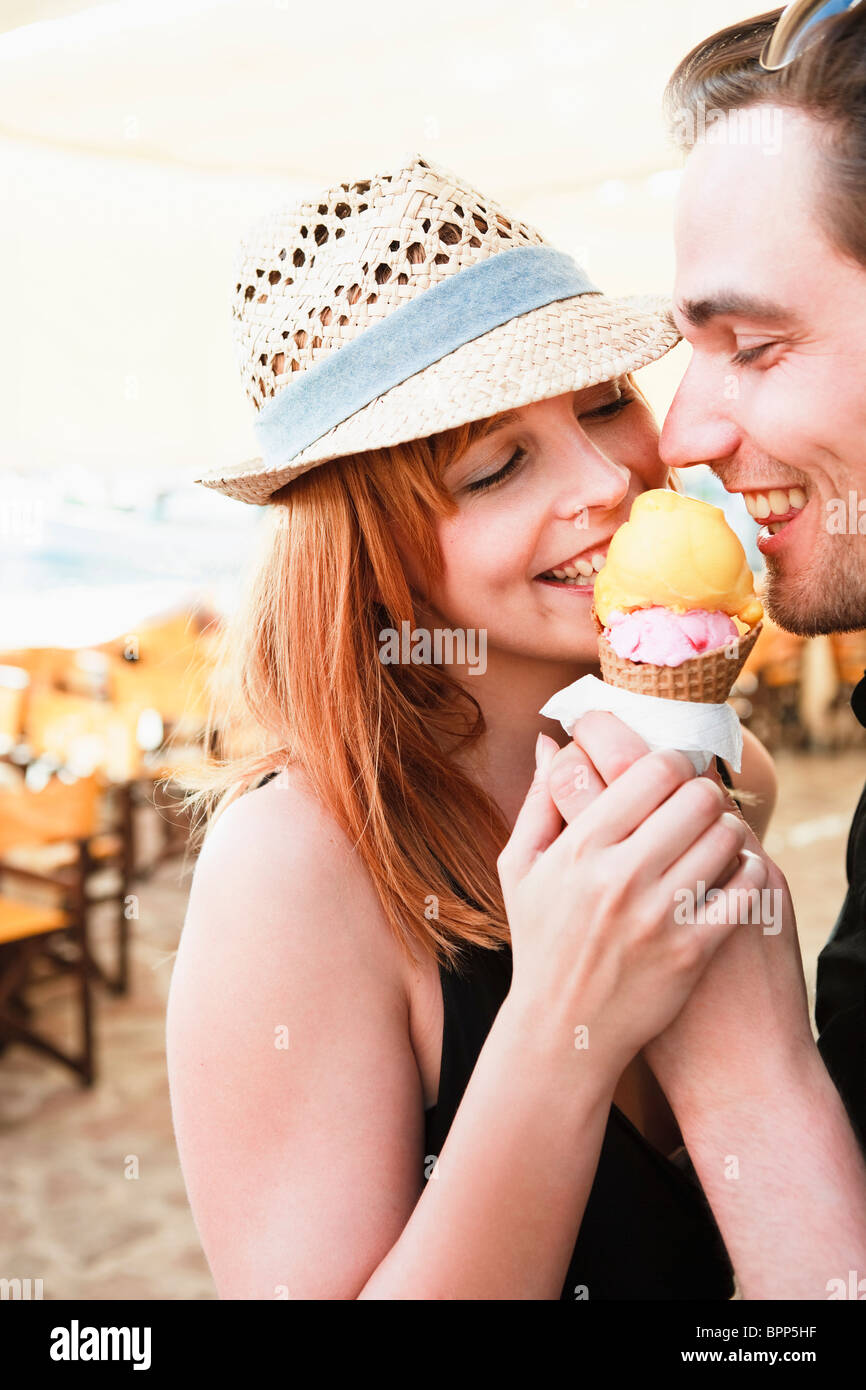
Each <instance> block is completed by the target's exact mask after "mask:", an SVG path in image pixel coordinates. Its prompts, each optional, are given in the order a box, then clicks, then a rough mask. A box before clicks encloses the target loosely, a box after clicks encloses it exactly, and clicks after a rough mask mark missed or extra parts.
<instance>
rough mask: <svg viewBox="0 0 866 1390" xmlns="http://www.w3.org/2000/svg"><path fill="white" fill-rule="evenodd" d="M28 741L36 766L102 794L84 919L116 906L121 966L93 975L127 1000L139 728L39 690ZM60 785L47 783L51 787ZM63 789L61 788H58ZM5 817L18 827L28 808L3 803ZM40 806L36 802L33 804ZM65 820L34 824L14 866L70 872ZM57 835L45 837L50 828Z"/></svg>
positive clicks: (89, 846)
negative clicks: (66, 774)
mask: <svg viewBox="0 0 866 1390" xmlns="http://www.w3.org/2000/svg"><path fill="white" fill-rule="evenodd" d="M25 736H26V739H27V746H28V749H29V751H30V754H31V767H32V765H33V763H34V762H38V761H39V760H40V759H43V760H47V761H49V762H51V763H53V765H54V766H55V767H63V768H72V769H73V770H75V771H77V772H78V773H80V774H83V775H82V776H81V777H80V778H79V785H80V786H88V787H92V788H93V789H95V790H94V794H95V795H96V797H97V799H96V805H95V807H94V820H93V824H92V829H91V831H90V832H89V834H88V837H87V843H86V846H85V850H84V859H83V871H84V874H85V884H86V891H85V899H84V910H85V913H86V914H88V916H89V913H90V910H91V908H93V907H95V906H97V905H98V904H100V903H103V902H116V903H117V916H116V922H117V931H116V938H115V952H116V960H115V963H114V965H113V967H111V968H109V967H107V966H105V965H103V964H102V963H101V962H100V961H99V960H97V959H96V958H94V961H93V970H94V973H95V974H96V975H97V976H98V977H99V979H100V980H101V982H102V983H103V984H104V985H105V986H106V987H107V988H108V989H110V990H111V991H112V992H113V993H115V994H126V993H128V991H129V987H130V974H129V961H130V922H129V918H128V916H127V913H126V908H127V900H128V894H129V884H130V880H131V879H132V877H133V876H134V873H135V856H136V849H135V833H134V829H135V825H134V798H133V779H132V778H131V777H130V776H129V773H130V772H131V770H132V767H133V764H134V762H135V761H136V757H135V753H136V752H137V750H135V747H134V733H133V729H132V728H130V725H129V723H128V722H127V721H125V720H124V718H123V716H122V712H117V711H112V710H111V707H110V706H108V705H107V704H105V702H100V701H92V700H87V699H86V698H84V697H81V696H75V695H67V694H65V693H64V692H60V691H46V690H39V691H35V692H34V693H33V695H32V697H31V702H30V705H29V708H28V714H27V718H26V721H25ZM55 783H56V779H53V781H52V783H51V784H49V788H51V787H53V786H54V785H55ZM57 785H60V786H62V785H63V783H57ZM49 788H46V792H47V793H48V795H43V796H42V798H41V800H40V802H39V815H40V817H43V818H44V817H46V816H48V815H49V814H50V812H51V808H52V799H53V797H54V796H55V795H56V792H53V791H50V790H49ZM2 796H3V791H2V789H0V806H3V805H4V804H5V806H6V809H7V813H8V814H10V815H12V814H14V815H15V817H17V819H18V821H19V823H20V820H21V817H22V816H24V815H25V814H26V805H27V803H24V804H19V803H18V802H12V803H9V802H6V803H4V802H3V800H2ZM34 804H35V803H34ZM65 814H66V811H65V808H64V807H61V811H60V820H59V821H56V820H53V821H51V822H50V823H49V822H47V821H45V822H44V823H43V824H41V825H33V826H32V829H33V831H34V834H33V835H31V836H30V837H29V838H27V837H23V838H22V839H21V841H20V843H19V845H18V846H17V847H16V848H15V849H14V850H12V851H10V853H9V854H8V855H7V862H8V864H9V865H10V867H12V866H13V864H14V866H15V867H16V868H20V869H30V870H32V871H33V872H34V873H36V874H40V873H44V872H56V871H58V870H61V871H62V870H66V869H69V868H70V866H71V865H72V864H73V863H74V862H75V861H76V855H77V853H78V851H77V849H76V846H75V844H74V843H73V840H72V838H71V837H69V836H68V835H67V836H65V835H63V833H62V832H63V824H64V821H63V817H64V816H65ZM55 826H56V828H57V832H58V833H57V834H56V835H54V834H52V835H49V834H47V833H42V832H43V831H46V832H47V831H49V830H51V829H52V827H55ZM107 870H108V871H111V873H112V874H113V877H114V879H115V884H114V886H111V887H109V888H107V889H106V888H105V887H104V885H103V887H102V888H101V889H97V890H94V887H93V881H94V879H95V878H96V876H97V875H103V874H104V872H105V871H107Z"/></svg>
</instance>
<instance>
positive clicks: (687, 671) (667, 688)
mask: <svg viewBox="0 0 866 1390" xmlns="http://www.w3.org/2000/svg"><path fill="white" fill-rule="evenodd" d="M593 618H594V619H595V624H596V627H597V628H598V630H599V638H598V656H599V661H600V662H601V678H602V680H603V681H605V682H606V684H607V685H615V686H617V687H618V688H619V689H620V690H632V691H634V692H635V693H636V694H638V695H655V696H656V698H657V699H660V700H691V701H694V702H695V703H697V704H702V705H710V704H712V705H716V704H718V705H722V704H724V702H725V701H726V700H727V698H728V696H729V695H730V693H731V691H732V689H733V687H734V685H735V683H736V680H737V677H738V675H739V674H740V672H741V671H742V669H743V666H744V665H745V663H746V661H747V659H748V656H749V653H750V652H751V650H752V648H753V647H754V645H755V643H756V642H757V640H758V634H759V633H760V631H761V627H762V626H763V624H762V623H760V622H758V623H756V624H755V625H754V627H752V628H750V629H749V631H748V632H745V633H743V634H742V635H741V637H740V639H739V641H738V642H735V643H734V642H732V643H731V644H730V645H728V646H725V647H719V648H718V649H717V650H716V651H711V652H703V653H702V654H701V655H700V656H696V657H693V658H692V659H691V660H690V661H683V662H681V664H680V665H679V666H651V665H650V664H649V663H648V662H645V661H630V660H628V659H627V658H625V657H621V656H618V655H617V653H616V652H615V651H614V649H613V647H612V646H611V645H610V643H609V642H608V640H607V638H606V637H605V636H604V629H603V628H602V625H601V623H600V622H599V620H598V617H597V615H596V613H595V610H594V609H593Z"/></svg>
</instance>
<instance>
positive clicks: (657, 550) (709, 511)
mask: <svg viewBox="0 0 866 1390" xmlns="http://www.w3.org/2000/svg"><path fill="white" fill-rule="evenodd" d="M593 593H594V606H595V612H596V615H597V617H598V620H599V622H600V623H601V624H602V625H603V626H605V627H606V626H607V623H608V617H609V615H610V613H611V612H612V611H613V610H614V609H618V610H620V611H621V612H624V613H630V612H632V611H633V610H634V609H636V608H654V607H655V606H656V605H659V606H660V607H663V608H670V609H672V611H673V612H675V613H686V612H688V611H689V610H690V609H693V608H703V609H708V610H710V611H711V612H714V611H719V612H722V613H727V614H728V616H729V617H731V618H739V619H740V621H741V622H743V623H745V624H746V626H747V627H754V625H755V623H757V622H758V621H759V620H760V619H761V618H762V617H763V615H764V610H763V607H762V606H761V604H760V603H759V602H758V600H757V598H756V597H755V585H754V579H753V577H752V572H751V570H750V569H749V566H748V564H747V562H746V553H745V551H744V550H743V547H742V545H741V544H740V540H739V538H738V536H737V535H736V533H735V532H734V531H732V530H731V528H730V526H729V525H728V523H727V521H726V519H725V514H724V512H723V511H722V510H721V508H719V507H713V506H711V505H710V503H709V502H699V501H697V499H696V498H694V497H683V496H681V495H680V493H678V492H672V491H671V490H670V489H668V488H653V489H651V490H650V491H649V492H643V493H641V495H640V496H639V497H636V498H635V500H634V502H633V503H632V509H631V515H630V517H629V519H628V521H626V522H625V523H624V525H622V526H620V528H619V530H618V531H616V532H615V533H614V536H613V539H612V540H611V543H610V548H609V550H608V552H607V559H606V561H605V564H604V566H603V567H602V569H601V570H599V573H598V575H597V577H596V581H595V589H594V591H593Z"/></svg>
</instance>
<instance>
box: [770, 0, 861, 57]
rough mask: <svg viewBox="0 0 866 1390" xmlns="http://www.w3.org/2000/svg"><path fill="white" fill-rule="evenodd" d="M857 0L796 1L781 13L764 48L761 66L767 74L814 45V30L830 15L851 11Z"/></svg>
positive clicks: (858, 0) (815, 37)
mask: <svg viewBox="0 0 866 1390" xmlns="http://www.w3.org/2000/svg"><path fill="white" fill-rule="evenodd" d="M859 3H860V0H795V3H794V4H793V5H789V6H788V8H787V9H786V10H784V11H783V13H782V15H781V16H780V18H779V21H778V23H777V25H776V27H775V29H774V30H773V32H772V34H771V35H770V37H769V39H768V40H767V43H766V44H765V46H764V51H763V52H762V54H761V67H763V68H766V69H767V70H768V71H769V72H776V71H778V69H779V68H786V67H787V66H788V64H789V63H793V61H794V59H795V58H799V56H800V54H801V53H804V52H805V51H806V49H807V48H809V47H811V45H812V44H813V43H814V42H815V40H816V39H817V37H818V35H817V34H816V33H815V28H816V26H817V25H818V24H820V23H821V22H822V20H825V19H830V18H831V16H832V15H837V14H844V12H845V11H846V10H853V9H854V7H855V6H856V5H858V4H859Z"/></svg>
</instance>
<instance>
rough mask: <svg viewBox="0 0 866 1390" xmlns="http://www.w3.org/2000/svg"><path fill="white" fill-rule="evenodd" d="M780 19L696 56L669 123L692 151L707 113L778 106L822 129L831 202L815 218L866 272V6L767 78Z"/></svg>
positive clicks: (674, 82) (754, 24)
mask: <svg viewBox="0 0 866 1390" xmlns="http://www.w3.org/2000/svg"><path fill="white" fill-rule="evenodd" d="M781 13H782V11H781V10H770V11H768V12H767V13H766V14H762V15H758V16H757V17H756V18H754V19H746V20H743V21H742V22H741V23H740V24H732V25H731V26H730V27H729V28H727V29H721V30H720V31H719V32H718V33H717V34H713V35H712V37H711V38H708V39H704V40H703V42H702V43H699V44H698V45H697V46H696V47H695V48H693V49H692V51H691V53H688V54H687V55H686V57H685V58H683V60H682V62H681V63H680V64H679V66H678V67H677V69H676V71H675V72H674V74H673V76H672V77H671V79H670V81H669V82H668V85H667V89H666V91H665V112H666V115H667V118H668V122H669V124H670V126H671V129H672V131H673V132H674V134H675V138H676V140H677V143H678V144H679V145H680V147H681V148H683V149H685V150H688V149H690V148H691V147H692V145H693V144H694V143H695V139H694V138H693V137H690V136H689V128H691V131H692V132H694V130H695V129H696V128H697V127H696V120H695V118H696V115H697V113H698V112H699V111H701V110H702V111H703V113H704V117H705V118H706V113H707V112H708V111H712V112H723V113H726V114H727V113H730V112H733V111H740V110H745V109H747V108H749V107H753V106H757V105H759V104H770V103H772V104H773V105H775V106H778V107H794V108H797V109H799V110H801V111H802V112H803V113H804V114H805V115H807V116H810V117H812V118H813V119H814V120H815V121H817V122H819V124H820V125H821V127H822V128H823V129H822V134H823V137H824V138H823V144H824V149H823V151H822V154H823V158H822V161H821V174H820V178H821V180H822V193H823V194H824V196H823V197H822V198H821V199H820V200H819V205H818V207H817V208H816V217H817V219H818V220H819V222H820V223H821V224H822V225H823V226H824V229H825V231H826V232H827V235H828V236H829V238H830V240H831V241H832V243H833V244H834V245H835V246H836V247H837V248H838V249H839V250H840V251H841V252H842V253H843V254H844V255H847V256H850V257H852V258H853V259H854V260H855V261H857V262H859V263H860V264H861V265H863V266H866V4H864V5H859V6H857V7H856V8H855V9H853V10H848V11H846V12H845V13H843V14H839V15H834V16H832V17H831V18H830V19H825V20H822V22H821V24H820V25H818V26H816V29H815V34H816V35H820V37H819V38H818V39H817V42H815V43H814V44H813V45H812V46H811V47H810V48H808V49H807V50H806V51H805V52H804V53H802V54H801V55H800V57H798V58H796V59H795V60H794V62H793V63H790V64H789V65H788V67H786V68H782V69H781V71H779V72H766V71H765V69H764V68H762V67H761V65H760V63H759V62H758V59H759V57H760V54H761V50H762V49H763V47H764V44H765V43H766V41H767V39H768V38H769V36H770V33H771V32H772V29H773V27H774V25H775V23H776V20H777V19H778V18H779V15H780V14H781ZM684 114H687V115H689V116H690V117H691V120H690V121H689V122H684V121H683V115H684Z"/></svg>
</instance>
